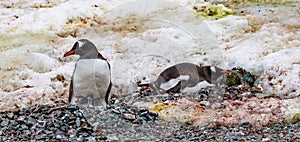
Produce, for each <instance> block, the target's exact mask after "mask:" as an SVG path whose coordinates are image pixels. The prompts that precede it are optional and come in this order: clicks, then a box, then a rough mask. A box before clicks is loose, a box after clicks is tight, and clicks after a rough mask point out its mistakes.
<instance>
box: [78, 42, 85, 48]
mask: <svg viewBox="0 0 300 142" xmlns="http://www.w3.org/2000/svg"><path fill="white" fill-rule="evenodd" d="M77 43H78V47H79V48H82V47H83V45H84V44H85V43H84V42H81V41H77Z"/></svg>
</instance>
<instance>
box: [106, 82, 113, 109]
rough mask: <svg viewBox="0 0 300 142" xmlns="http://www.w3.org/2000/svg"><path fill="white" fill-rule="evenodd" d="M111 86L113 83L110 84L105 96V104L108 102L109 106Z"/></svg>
mask: <svg viewBox="0 0 300 142" xmlns="http://www.w3.org/2000/svg"><path fill="white" fill-rule="evenodd" d="M111 86H112V83H111V82H110V83H109V86H108V88H107V91H106V94H105V102H106V104H108V98H109V93H110V90H111Z"/></svg>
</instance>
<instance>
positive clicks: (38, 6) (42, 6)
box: [31, 4, 53, 8]
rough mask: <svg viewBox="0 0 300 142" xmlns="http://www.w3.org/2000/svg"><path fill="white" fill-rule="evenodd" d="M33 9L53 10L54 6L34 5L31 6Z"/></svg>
mask: <svg viewBox="0 0 300 142" xmlns="http://www.w3.org/2000/svg"><path fill="white" fill-rule="evenodd" d="M31 7H32V8H52V7H53V5H52V4H45V5H34V6H31Z"/></svg>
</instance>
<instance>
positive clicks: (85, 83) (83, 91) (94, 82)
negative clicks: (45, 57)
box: [64, 39, 112, 106]
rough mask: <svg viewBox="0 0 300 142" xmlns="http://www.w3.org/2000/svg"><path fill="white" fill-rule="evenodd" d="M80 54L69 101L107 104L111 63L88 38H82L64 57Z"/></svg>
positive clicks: (99, 104)
mask: <svg viewBox="0 0 300 142" xmlns="http://www.w3.org/2000/svg"><path fill="white" fill-rule="evenodd" d="M70 55H79V56H80V57H79V59H78V60H77V63H76V65H75V69H74V72H73V75H72V79H71V84H70V92H69V102H70V103H71V104H78V105H87V106H106V104H107V103H108V98H109V93H110V90H111V86H112V83H111V74H110V64H109V63H108V62H107V60H106V59H105V58H104V57H103V56H102V55H101V54H100V53H99V52H98V50H97V48H96V46H95V45H94V44H93V43H92V42H91V41H89V40H87V39H80V40H78V41H77V42H75V44H74V45H73V47H72V49H71V50H70V51H68V52H66V53H65V54H64V57H67V56H70Z"/></svg>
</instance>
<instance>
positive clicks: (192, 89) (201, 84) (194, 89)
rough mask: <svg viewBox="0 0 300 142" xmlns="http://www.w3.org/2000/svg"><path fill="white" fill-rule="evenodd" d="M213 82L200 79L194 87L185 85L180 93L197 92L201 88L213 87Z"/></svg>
mask: <svg viewBox="0 0 300 142" xmlns="http://www.w3.org/2000/svg"><path fill="white" fill-rule="evenodd" d="M213 86H214V85H213V84H210V83H208V82H207V81H201V82H199V83H198V84H197V85H196V86H194V87H186V88H184V89H183V90H182V93H187V92H199V91H200V90H201V89H202V88H207V87H213Z"/></svg>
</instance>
